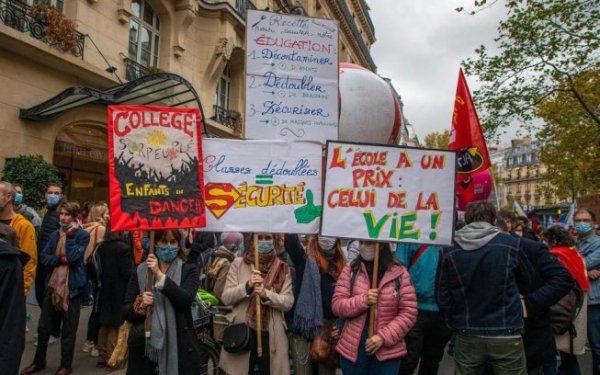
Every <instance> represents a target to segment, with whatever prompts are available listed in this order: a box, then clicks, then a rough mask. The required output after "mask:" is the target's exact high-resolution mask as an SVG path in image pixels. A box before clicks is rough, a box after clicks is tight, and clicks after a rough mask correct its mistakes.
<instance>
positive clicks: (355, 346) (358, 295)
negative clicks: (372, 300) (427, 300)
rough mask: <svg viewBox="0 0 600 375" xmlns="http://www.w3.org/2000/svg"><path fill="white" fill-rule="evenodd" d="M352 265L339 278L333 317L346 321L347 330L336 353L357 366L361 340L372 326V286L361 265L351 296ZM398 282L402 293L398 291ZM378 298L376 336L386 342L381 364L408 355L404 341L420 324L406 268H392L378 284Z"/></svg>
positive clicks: (377, 353) (379, 356) (364, 268)
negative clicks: (368, 298) (369, 303)
mask: <svg viewBox="0 0 600 375" xmlns="http://www.w3.org/2000/svg"><path fill="white" fill-rule="evenodd" d="M351 278H352V264H347V265H346V266H345V267H344V270H343V271H342V274H341V275H340V277H339V279H338V281H337V284H336V286H335V292H334V294H333V313H334V314H335V315H336V316H339V317H341V318H345V322H344V328H343V329H342V333H341V335H340V339H339V341H338V343H337V346H336V350H337V351H338V353H340V355H342V356H343V357H344V358H346V359H347V360H349V361H351V362H356V359H357V357H358V350H359V346H360V338H361V335H362V332H363V329H364V327H365V324H369V323H368V320H369V310H370V309H369V305H368V304H367V292H368V291H369V289H371V285H370V284H371V282H370V280H369V275H368V273H367V269H366V267H365V265H364V264H363V263H362V262H361V263H360V272H359V274H358V275H357V276H356V280H355V281H354V286H353V287H352V293H351V292H350V289H351V286H350V283H351ZM395 279H399V282H400V290H399V292H397V291H396V288H397V286H396V285H397V283H396V282H394V280H395ZM377 289H378V290H379V297H378V299H377V304H376V305H375V333H376V334H377V335H379V336H380V337H381V338H382V339H383V346H382V347H381V348H380V349H379V350H378V351H377V352H376V353H375V356H376V357H377V359H378V360H379V361H385V360H389V359H394V358H400V357H402V356H404V355H406V353H407V350H406V343H405V341H404V337H405V336H406V334H407V333H408V332H409V331H410V329H411V328H412V326H413V325H414V324H415V321H416V320H417V297H416V295H415V288H414V287H413V285H412V283H411V281H410V276H409V274H408V271H407V270H406V268H404V266H401V265H397V264H393V265H392V266H391V267H390V268H389V269H388V270H387V271H386V272H385V274H384V275H383V277H382V278H381V282H380V283H379V284H378V287H377Z"/></svg>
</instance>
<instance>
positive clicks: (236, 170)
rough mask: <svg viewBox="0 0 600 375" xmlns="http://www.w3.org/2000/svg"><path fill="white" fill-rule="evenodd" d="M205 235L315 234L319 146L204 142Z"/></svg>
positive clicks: (314, 143) (317, 221)
mask: <svg viewBox="0 0 600 375" xmlns="http://www.w3.org/2000/svg"><path fill="white" fill-rule="evenodd" d="M203 151H204V163H203V164H204V176H205V183H206V185H205V199H206V208H207V209H208V212H209V213H208V214H207V227H206V229H207V230H215V231H239V232H254V231H263V232H275V233H317V232H318V230H319V223H320V218H321V168H322V167H321V163H322V161H321V160H322V158H321V145H320V144H318V143H316V142H291V143H288V142H282V141H237V140H225V139H205V140H204V141H203Z"/></svg>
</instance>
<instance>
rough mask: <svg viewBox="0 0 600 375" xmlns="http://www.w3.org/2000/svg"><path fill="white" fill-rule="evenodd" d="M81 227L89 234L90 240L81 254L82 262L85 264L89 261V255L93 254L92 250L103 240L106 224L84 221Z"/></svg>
mask: <svg viewBox="0 0 600 375" xmlns="http://www.w3.org/2000/svg"><path fill="white" fill-rule="evenodd" d="M83 229H85V231H86V232H88V233H89V234H90V242H89V243H88V245H87V247H86V248H85V254H84V255H83V263H84V264H87V263H88V262H89V261H90V257H91V256H92V255H94V250H95V249H96V246H98V244H99V243H101V242H102V241H104V233H106V226H105V225H104V224H102V223H98V222H94V223H86V224H83Z"/></svg>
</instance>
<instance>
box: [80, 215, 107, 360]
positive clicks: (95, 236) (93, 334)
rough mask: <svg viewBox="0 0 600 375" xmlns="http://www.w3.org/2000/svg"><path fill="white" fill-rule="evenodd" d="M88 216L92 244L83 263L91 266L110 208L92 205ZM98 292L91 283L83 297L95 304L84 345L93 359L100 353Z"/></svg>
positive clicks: (87, 285) (87, 230) (104, 230)
mask: <svg viewBox="0 0 600 375" xmlns="http://www.w3.org/2000/svg"><path fill="white" fill-rule="evenodd" d="M88 210H89V211H88V213H87V215H86V218H87V222H86V223H85V224H83V229H85V231H86V232H88V233H89V235H90V242H89V243H88V245H87V248H86V249H85V254H84V255H83V263H84V264H85V265H87V264H89V262H90V258H91V257H92V256H93V255H94V251H95V250H96V247H97V246H98V245H99V244H100V243H101V242H102V241H103V240H104V234H105V232H106V225H107V223H108V221H107V218H108V206H107V205H106V204H103V203H99V204H91V205H90V206H89V208H88ZM97 292H98V288H97V286H96V285H91V284H90V283H89V282H88V283H87V284H86V288H85V290H84V295H83V301H82V303H83V305H89V304H94V308H93V309H92V313H91V314H90V316H89V319H88V325H87V335H86V341H85V342H84V343H83V352H84V353H90V354H91V355H92V357H97V356H98V355H99V352H98V348H97V345H98V329H99V328H98V319H97V313H96V312H97V308H96V303H97V301H95V300H94V297H95V296H96V294H97Z"/></svg>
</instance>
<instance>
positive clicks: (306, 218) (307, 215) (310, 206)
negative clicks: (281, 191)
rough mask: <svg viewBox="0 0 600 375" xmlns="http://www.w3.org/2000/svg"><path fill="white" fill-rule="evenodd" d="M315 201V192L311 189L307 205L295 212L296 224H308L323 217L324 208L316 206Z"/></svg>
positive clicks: (307, 197) (307, 195)
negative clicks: (322, 209)
mask: <svg viewBox="0 0 600 375" xmlns="http://www.w3.org/2000/svg"><path fill="white" fill-rule="evenodd" d="M313 200H314V197H313V192H312V190H310V189H309V190H307V191H306V205H305V206H302V207H298V208H296V209H295V210H294V215H295V216H296V222H298V223H299V224H308V223H310V222H311V221H313V220H315V219H316V218H318V217H319V216H321V207H322V206H315V203H314V202H313Z"/></svg>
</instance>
